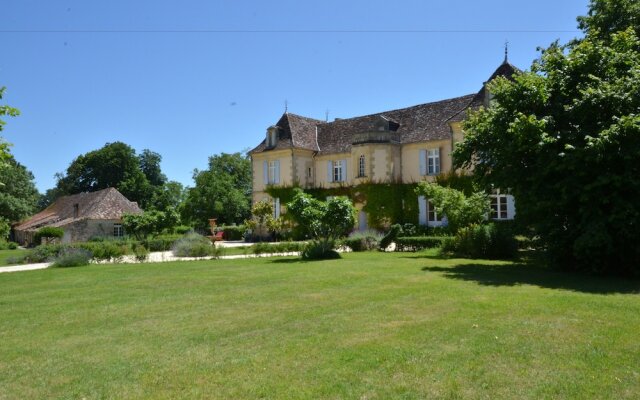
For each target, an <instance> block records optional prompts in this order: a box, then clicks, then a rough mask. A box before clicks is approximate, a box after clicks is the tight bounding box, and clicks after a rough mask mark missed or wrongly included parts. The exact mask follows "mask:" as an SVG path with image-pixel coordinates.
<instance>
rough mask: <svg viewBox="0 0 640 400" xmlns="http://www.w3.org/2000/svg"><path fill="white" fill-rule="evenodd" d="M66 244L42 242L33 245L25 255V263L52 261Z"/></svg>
mask: <svg viewBox="0 0 640 400" xmlns="http://www.w3.org/2000/svg"><path fill="white" fill-rule="evenodd" d="M64 248H66V246H63V245H61V244H43V245H40V246H37V247H35V248H34V249H32V250H31V251H29V253H28V254H27V255H26V256H25V258H24V262H25V263H41V262H49V261H53V259H54V258H56V257H57V256H58V254H59V253H60V252H61V251H62V250H63V249H64Z"/></svg>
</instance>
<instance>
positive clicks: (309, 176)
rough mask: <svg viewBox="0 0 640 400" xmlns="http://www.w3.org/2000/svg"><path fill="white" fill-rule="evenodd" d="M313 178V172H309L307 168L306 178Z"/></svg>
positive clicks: (309, 169)
mask: <svg viewBox="0 0 640 400" xmlns="http://www.w3.org/2000/svg"><path fill="white" fill-rule="evenodd" d="M312 176H313V171H312V170H311V167H309V168H307V178H309V179H311V177H312Z"/></svg>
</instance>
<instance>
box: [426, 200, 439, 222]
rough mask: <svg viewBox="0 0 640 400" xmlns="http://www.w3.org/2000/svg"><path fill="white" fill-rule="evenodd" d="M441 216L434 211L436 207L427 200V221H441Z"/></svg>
mask: <svg viewBox="0 0 640 400" xmlns="http://www.w3.org/2000/svg"><path fill="white" fill-rule="evenodd" d="M441 221H442V217H441V216H439V215H438V213H437V212H436V208H435V206H434V205H433V203H432V202H430V201H428V202H427V222H441Z"/></svg>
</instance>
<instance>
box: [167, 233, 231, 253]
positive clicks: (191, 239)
mask: <svg viewBox="0 0 640 400" xmlns="http://www.w3.org/2000/svg"><path fill="white" fill-rule="evenodd" d="M172 251H173V255H174V256H176V257H209V256H217V255H218V254H219V252H220V251H219V250H218V249H217V248H216V247H215V246H214V245H213V244H212V243H211V241H210V240H209V239H207V238H206V237H204V236H202V235H199V234H197V233H189V234H186V235H185V236H184V237H182V238H181V239H178V240H177V241H176V242H175V243H174V244H173V249H172Z"/></svg>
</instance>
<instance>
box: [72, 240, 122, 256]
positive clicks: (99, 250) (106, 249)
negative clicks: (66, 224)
mask: <svg viewBox="0 0 640 400" xmlns="http://www.w3.org/2000/svg"><path fill="white" fill-rule="evenodd" d="M133 245H134V244H132V243H130V242H127V241H119V240H105V241H102V242H84V243H75V244H73V245H72V247H75V248H80V249H84V250H87V251H89V252H90V253H91V254H93V258H94V259H96V260H99V261H109V260H114V261H118V260H121V259H122V257H123V256H125V255H127V254H131V253H132V250H131V248H132V246H133Z"/></svg>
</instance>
